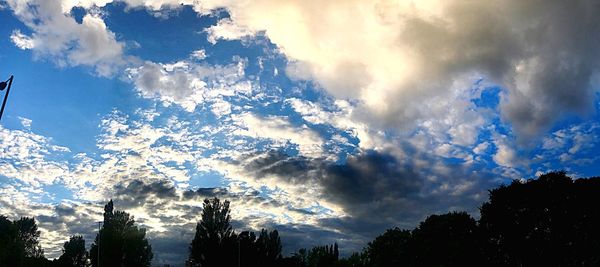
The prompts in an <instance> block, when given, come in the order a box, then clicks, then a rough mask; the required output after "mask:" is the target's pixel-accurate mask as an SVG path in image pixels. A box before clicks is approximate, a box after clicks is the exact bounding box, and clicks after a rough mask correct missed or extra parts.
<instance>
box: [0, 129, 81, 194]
mask: <svg viewBox="0 0 600 267" xmlns="http://www.w3.org/2000/svg"><path fill="white" fill-rule="evenodd" d="M24 121H25V122H27V119H24ZM65 152H69V149H68V148H66V147H61V146H57V145H54V144H53V142H52V140H51V139H49V138H46V137H44V136H41V135H38V134H35V133H33V132H31V130H29V129H25V130H10V129H6V128H4V127H2V126H0V155H2V160H0V175H1V176H6V177H9V178H13V179H16V180H18V181H20V182H23V183H24V184H26V185H30V186H34V187H39V186H42V185H49V184H52V183H54V182H55V181H57V180H58V179H61V178H65V177H66V176H68V175H69V166H68V164H67V163H66V162H61V161H51V160H47V159H48V157H49V156H51V155H52V156H56V155H59V154H62V153H65Z"/></svg>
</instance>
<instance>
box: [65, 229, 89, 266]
mask: <svg viewBox="0 0 600 267" xmlns="http://www.w3.org/2000/svg"><path fill="white" fill-rule="evenodd" d="M57 266H59V267H86V266H89V261H88V253H87V251H86V250H85V240H84V239H83V236H80V235H76V236H71V238H70V239H69V241H67V242H65V244H64V245H63V254H62V255H61V256H60V257H59V258H58V261H57Z"/></svg>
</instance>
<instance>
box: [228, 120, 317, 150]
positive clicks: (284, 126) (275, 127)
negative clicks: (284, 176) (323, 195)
mask: <svg viewBox="0 0 600 267" xmlns="http://www.w3.org/2000/svg"><path fill="white" fill-rule="evenodd" d="M232 118H233V121H234V122H236V123H237V124H238V125H239V126H240V129H238V130H236V131H235V132H234V134H236V135H242V136H249V137H252V138H267V139H272V140H274V141H276V142H283V143H285V142H288V141H289V142H291V143H293V144H296V145H298V150H299V152H300V154H301V155H304V156H309V157H320V156H322V155H323V153H324V152H323V148H322V145H323V142H324V141H323V139H322V138H321V136H320V135H319V134H318V133H317V132H315V131H314V130H312V129H310V128H308V127H307V126H306V125H300V126H294V125H292V124H291V123H290V122H289V121H288V120H287V119H286V118H285V117H277V116H268V117H258V116H256V115H254V114H252V113H243V114H239V115H234V116H232Z"/></svg>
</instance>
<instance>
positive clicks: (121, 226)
mask: <svg viewBox="0 0 600 267" xmlns="http://www.w3.org/2000/svg"><path fill="white" fill-rule="evenodd" d="M98 243H100V253H99V254H100V265H101V266H123V267H146V266H150V263H151V262H152V257H153V254H152V246H150V244H149V243H148V240H147V239H146V229H144V228H138V227H137V226H135V221H134V219H133V217H131V216H130V215H129V214H128V213H126V212H124V211H114V206H113V201H112V200H110V201H109V202H108V203H107V204H106V205H105V206H104V224H103V225H102V229H100V233H98V234H97V235H96V239H95V240H94V243H93V244H92V247H91V248H90V254H89V255H90V259H91V263H92V266H94V267H97V265H98Z"/></svg>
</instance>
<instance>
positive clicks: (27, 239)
mask: <svg viewBox="0 0 600 267" xmlns="http://www.w3.org/2000/svg"><path fill="white" fill-rule="evenodd" d="M15 226H16V227H17V229H18V231H19V239H20V240H21V242H23V245H24V249H25V257H26V258H43V257H44V250H43V249H42V247H41V246H40V244H39V240H38V239H39V238H40V231H39V230H38V227H37V224H36V223H35V219H34V218H29V217H21V219H19V220H18V221H15Z"/></svg>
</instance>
